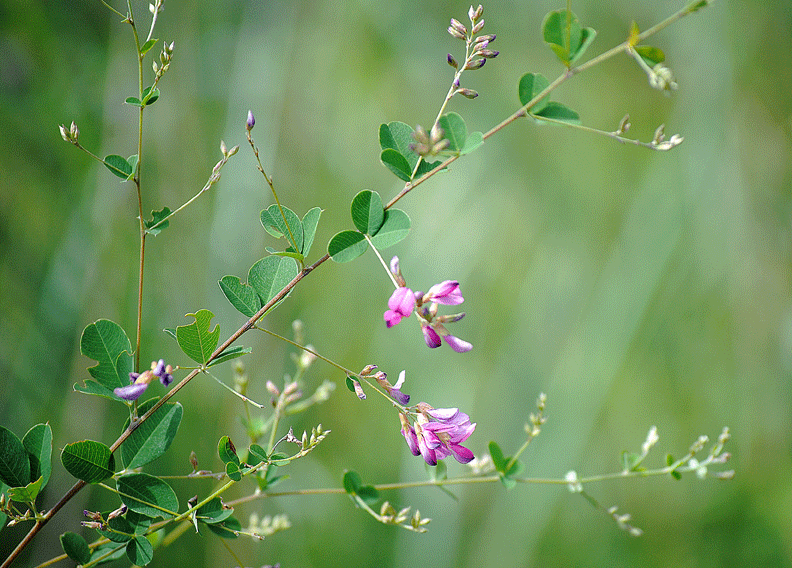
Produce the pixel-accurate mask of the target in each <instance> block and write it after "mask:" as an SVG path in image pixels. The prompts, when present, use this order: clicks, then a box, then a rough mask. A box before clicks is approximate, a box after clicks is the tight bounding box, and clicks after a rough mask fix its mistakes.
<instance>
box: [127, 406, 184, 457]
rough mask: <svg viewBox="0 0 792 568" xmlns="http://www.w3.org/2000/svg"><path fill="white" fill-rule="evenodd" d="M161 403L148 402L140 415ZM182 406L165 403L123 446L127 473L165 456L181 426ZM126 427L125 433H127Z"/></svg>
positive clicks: (139, 411)
mask: <svg viewBox="0 0 792 568" xmlns="http://www.w3.org/2000/svg"><path fill="white" fill-rule="evenodd" d="M157 400H158V399H156V398H153V399H151V400H147V401H146V402H144V403H143V404H141V405H140V407H139V408H138V413H139V414H140V415H143V414H145V413H146V412H148V410H149V409H150V408H151V407H152V406H154V404H155V403H156V402H157ZM183 410H184V409H183V408H182V405H181V404H179V403H178V402H175V403H171V402H169V403H166V404H164V405H162V406H161V407H160V408H159V409H157V411H156V412H155V413H154V414H152V415H151V416H149V417H148V419H146V421H145V422H143V423H141V424H140V425H139V426H138V427H137V428H135V430H134V431H133V432H132V434H130V436H129V438H127V439H126V441H125V442H124V444H123V445H122V446H121V459H122V460H123V461H124V464H126V468H127V469H136V468H138V467H141V466H144V465H146V464H147V463H150V462H153V461H154V460H155V459H157V458H158V457H160V456H161V455H162V454H164V453H165V452H166V451H167V449H168V448H169V447H170V445H171V443H172V442H173V438H175V437H176V432H177V431H178V429H179V424H180V423H181V419H182V413H183ZM126 426H128V424H127V425H125V427H124V429H126Z"/></svg>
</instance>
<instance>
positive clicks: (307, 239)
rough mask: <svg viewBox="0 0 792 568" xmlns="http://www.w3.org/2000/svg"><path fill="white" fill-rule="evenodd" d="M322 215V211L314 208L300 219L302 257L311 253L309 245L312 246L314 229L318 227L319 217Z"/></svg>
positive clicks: (314, 234)
mask: <svg viewBox="0 0 792 568" xmlns="http://www.w3.org/2000/svg"><path fill="white" fill-rule="evenodd" d="M321 214H322V209H321V208H319V207H314V208H313V209H310V210H309V211H308V213H306V214H305V216H304V217H303V218H302V226H303V246H302V254H303V257H306V256H308V253H309V252H311V245H313V241H314V236H316V227H317V226H318V225H319V216H320V215H321Z"/></svg>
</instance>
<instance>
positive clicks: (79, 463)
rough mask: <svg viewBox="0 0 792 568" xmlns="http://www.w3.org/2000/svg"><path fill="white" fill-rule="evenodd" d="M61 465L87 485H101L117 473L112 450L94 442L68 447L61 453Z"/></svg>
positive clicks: (86, 441) (89, 441)
mask: <svg viewBox="0 0 792 568" xmlns="http://www.w3.org/2000/svg"><path fill="white" fill-rule="evenodd" d="M61 463H62V464H63V467H65V468H66V471H68V472H69V473H70V474H72V475H73V476H74V477H76V478H77V479H82V480H83V481H85V482H87V483H99V482H100V481H104V480H105V479H107V478H108V477H110V476H112V475H113V473H114V472H115V457H114V456H113V454H112V453H111V452H110V448H108V447H107V446H105V445H104V444H102V443H100V442H94V441H93V440H83V441H81V442H74V443H73V444H68V445H66V447H64V448H63V451H61Z"/></svg>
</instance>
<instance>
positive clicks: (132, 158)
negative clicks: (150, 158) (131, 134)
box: [127, 154, 138, 181]
mask: <svg viewBox="0 0 792 568" xmlns="http://www.w3.org/2000/svg"><path fill="white" fill-rule="evenodd" d="M127 162H128V163H129V165H130V166H131V167H132V172H131V173H130V174H129V175H128V176H127V181H129V180H131V179H132V178H133V177H135V171H136V170H137V165H138V155H137V154H132V155H131V156H129V158H127Z"/></svg>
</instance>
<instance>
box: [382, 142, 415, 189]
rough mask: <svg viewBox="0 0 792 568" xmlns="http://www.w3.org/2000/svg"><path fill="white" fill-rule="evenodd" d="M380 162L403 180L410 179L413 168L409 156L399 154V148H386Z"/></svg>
mask: <svg viewBox="0 0 792 568" xmlns="http://www.w3.org/2000/svg"><path fill="white" fill-rule="evenodd" d="M380 162H382V165H384V166H385V167H386V168H388V169H389V170H390V171H392V172H393V173H394V174H396V177H398V178H399V179H400V180H402V181H410V176H411V175H412V169H410V164H409V163H407V158H405V157H404V156H402V155H401V154H399V152H398V150H394V149H393V148H386V149H384V150H383V151H382V153H381V154H380Z"/></svg>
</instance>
